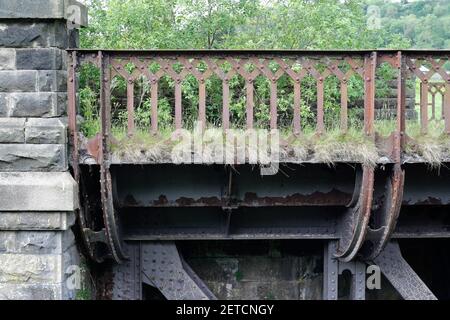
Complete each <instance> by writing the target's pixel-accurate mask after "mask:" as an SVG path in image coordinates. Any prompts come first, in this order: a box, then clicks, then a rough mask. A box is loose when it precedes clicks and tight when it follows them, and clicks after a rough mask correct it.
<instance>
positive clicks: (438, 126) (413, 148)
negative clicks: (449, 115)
mask: <svg viewBox="0 0 450 320" xmlns="http://www.w3.org/2000/svg"><path fill="white" fill-rule="evenodd" d="M443 126H444V124H443V121H431V122H430V123H429V126H428V131H427V133H422V132H421V126H420V123H419V122H417V121H415V122H409V123H407V134H408V136H409V137H410V138H411V139H409V140H408V142H407V144H406V147H405V153H406V154H407V155H408V156H410V157H413V158H417V157H419V158H421V160H422V161H423V162H426V163H428V164H429V165H430V166H431V167H439V166H441V164H442V161H443V160H444V159H448V158H449V157H450V137H449V136H448V135H447V134H445V133H443V132H444V128H443Z"/></svg>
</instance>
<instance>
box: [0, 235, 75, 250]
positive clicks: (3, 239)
mask: <svg viewBox="0 0 450 320" xmlns="http://www.w3.org/2000/svg"><path fill="white" fill-rule="evenodd" d="M74 244H75V237H74V235H73V232H72V230H68V231H65V232H61V231H0V254H2V253H16V254H63V253H64V252H65V251H66V250H67V249H68V248H70V247H71V246H73V245H74Z"/></svg>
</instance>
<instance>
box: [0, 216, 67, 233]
mask: <svg viewBox="0 0 450 320" xmlns="http://www.w3.org/2000/svg"><path fill="white" fill-rule="evenodd" d="M74 223H75V214H74V213H73V212H0V230H9V231H10V230H24V231H33V230H67V229H68V228H70V227H71V226H72V225H73V224H74Z"/></svg>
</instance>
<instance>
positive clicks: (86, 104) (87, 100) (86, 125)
mask: <svg viewBox="0 0 450 320" xmlns="http://www.w3.org/2000/svg"><path fill="white" fill-rule="evenodd" d="M79 93H80V105H81V114H82V115H83V118H84V120H83V122H82V123H81V131H82V132H83V134H84V135H85V136H86V137H93V136H95V134H96V133H97V132H99V131H100V121H99V114H98V105H97V101H98V97H97V95H96V93H95V92H94V91H93V90H92V89H91V88H90V87H84V88H82V89H80V91H79Z"/></svg>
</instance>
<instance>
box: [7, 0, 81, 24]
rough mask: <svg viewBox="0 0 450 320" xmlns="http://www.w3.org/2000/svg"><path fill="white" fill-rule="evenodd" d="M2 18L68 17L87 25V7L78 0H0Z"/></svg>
mask: <svg viewBox="0 0 450 320" xmlns="http://www.w3.org/2000/svg"><path fill="white" fill-rule="evenodd" d="M0 8H2V10H1V11H0V19H17V18H22V19H23V18H28V19H55V20H58V19H68V20H70V21H72V20H75V22H76V23H77V24H79V25H82V26H85V25H87V9H86V7H85V6H84V5H83V4H81V3H80V2H78V1H76V0H14V1H11V0H0Z"/></svg>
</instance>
